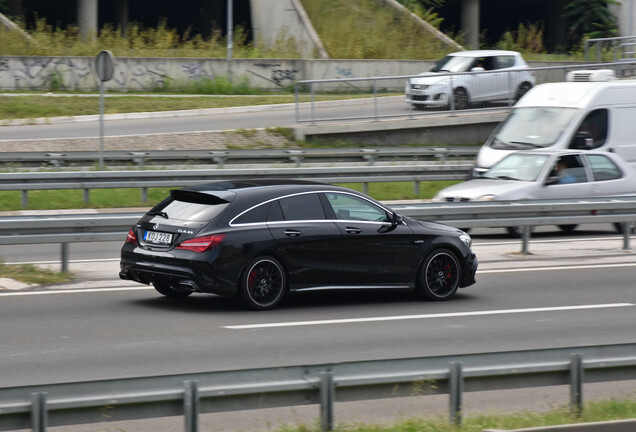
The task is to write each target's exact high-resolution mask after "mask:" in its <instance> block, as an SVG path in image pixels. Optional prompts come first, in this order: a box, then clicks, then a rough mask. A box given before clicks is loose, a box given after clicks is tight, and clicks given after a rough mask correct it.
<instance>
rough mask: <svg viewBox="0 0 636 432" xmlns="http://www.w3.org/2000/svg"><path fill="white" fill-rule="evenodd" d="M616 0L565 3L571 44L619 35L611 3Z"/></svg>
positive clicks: (564, 14)
mask: <svg viewBox="0 0 636 432" xmlns="http://www.w3.org/2000/svg"><path fill="white" fill-rule="evenodd" d="M610 4H614V5H618V4H619V3H618V2H617V1H616V0H572V1H570V2H568V3H567V4H566V5H565V12H564V13H563V16H564V18H565V19H566V22H567V31H568V40H569V43H570V46H571V47H573V46H577V45H580V44H581V42H583V41H584V40H585V39H594V38H607V37H615V36H617V35H618V25H617V22H616V16H615V15H614V14H613V13H612V12H611V11H610V10H609V5H610Z"/></svg>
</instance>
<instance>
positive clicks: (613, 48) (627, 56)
mask: <svg viewBox="0 0 636 432" xmlns="http://www.w3.org/2000/svg"><path fill="white" fill-rule="evenodd" d="M584 52H585V61H589V60H592V61H596V62H601V61H603V60H604V59H603V57H604V56H609V60H610V61H620V60H633V59H635V58H636V36H620V37H613V38H596V39H588V40H586V41H585V46H584ZM592 54H595V56H594V57H595V58H593V55H592Z"/></svg>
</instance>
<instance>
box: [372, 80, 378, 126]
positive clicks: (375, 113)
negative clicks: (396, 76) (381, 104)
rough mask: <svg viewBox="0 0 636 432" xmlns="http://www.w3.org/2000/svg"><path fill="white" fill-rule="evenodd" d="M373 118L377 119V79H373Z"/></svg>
mask: <svg viewBox="0 0 636 432" xmlns="http://www.w3.org/2000/svg"><path fill="white" fill-rule="evenodd" d="M373 120H375V121H378V80H373Z"/></svg>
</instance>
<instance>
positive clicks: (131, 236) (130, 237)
mask: <svg viewBox="0 0 636 432" xmlns="http://www.w3.org/2000/svg"><path fill="white" fill-rule="evenodd" d="M126 243H134V244H137V236H136V235H135V232H134V231H133V230H132V228H131V229H130V231H128V235H127V236H126Z"/></svg>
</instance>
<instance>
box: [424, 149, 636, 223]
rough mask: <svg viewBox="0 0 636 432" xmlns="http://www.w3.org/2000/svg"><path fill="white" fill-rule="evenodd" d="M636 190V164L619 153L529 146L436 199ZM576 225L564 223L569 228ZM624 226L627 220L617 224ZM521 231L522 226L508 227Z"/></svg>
mask: <svg viewBox="0 0 636 432" xmlns="http://www.w3.org/2000/svg"><path fill="white" fill-rule="evenodd" d="M634 195H636V170H635V169H634V168H633V167H632V166H631V165H630V164H628V163H627V162H625V161H624V160H623V159H622V158H621V157H620V156H618V155H616V154H615V153H609V152H603V151H590V150H527V151H519V152H514V153H511V154H509V155H508V156H506V157H504V158H503V159H501V160H500V161H499V162H497V163H496V164H495V165H493V166H492V167H491V168H490V169H489V170H488V171H486V172H485V173H483V174H482V175H481V176H480V177H478V178H473V179H471V180H468V181H465V182H463V183H458V184H455V185H453V186H449V187H447V188H445V189H442V190H441V191H439V192H438V193H437V194H436V195H435V197H433V201H435V202H467V201H517V200H531V199H568V198H595V197H599V198H600V197H616V196H634ZM575 227H576V226H575V225H562V226H559V228H561V229H562V230H564V231H569V230H572V229H574V228H575ZM616 229H617V230H619V231H621V230H622V225H621V224H618V225H616ZM508 231H509V232H510V234H512V235H515V234H517V231H516V228H515V227H511V229H509V230H508Z"/></svg>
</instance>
